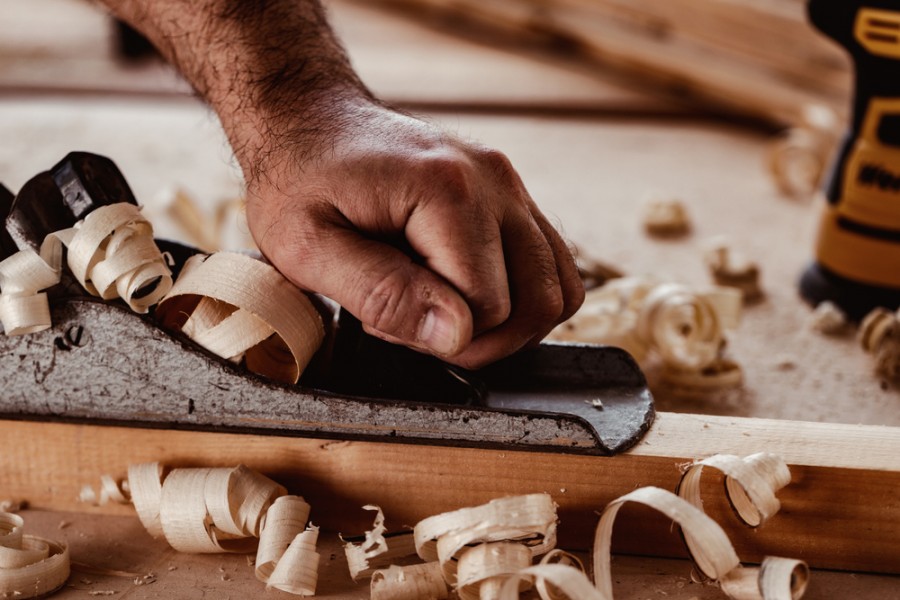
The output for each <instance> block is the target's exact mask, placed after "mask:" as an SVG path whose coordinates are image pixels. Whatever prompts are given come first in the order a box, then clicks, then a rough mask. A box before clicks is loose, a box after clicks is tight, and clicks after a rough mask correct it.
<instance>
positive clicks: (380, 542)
mask: <svg viewBox="0 0 900 600" xmlns="http://www.w3.org/2000/svg"><path fill="white" fill-rule="evenodd" d="M363 509H365V510H373V511H376V514H375V522H374V523H373V524H372V529H370V530H369V531H367V532H366V533H365V537H364V539H363V541H362V542H361V543H359V544H355V543H352V542H346V543H345V544H344V554H345V555H346V557H347V567H348V568H349V569H350V576H351V577H352V578H353V581H356V580H358V579H360V578H361V577H365V576H367V575H371V573H372V572H373V571H374V569H371V568H370V566H369V560H370V559H372V558H375V557H376V556H380V555H383V554H385V553H386V552H387V551H388V543H387V540H385V537H384V533H385V531H387V528H386V527H385V526H384V513H383V512H382V511H381V508H380V507H378V506H374V505H371V504H367V505H365V506H363Z"/></svg>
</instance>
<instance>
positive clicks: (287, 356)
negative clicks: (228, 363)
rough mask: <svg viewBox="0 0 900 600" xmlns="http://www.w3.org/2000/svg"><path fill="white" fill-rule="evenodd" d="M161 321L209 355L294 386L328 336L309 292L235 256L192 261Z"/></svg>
mask: <svg viewBox="0 0 900 600" xmlns="http://www.w3.org/2000/svg"><path fill="white" fill-rule="evenodd" d="M157 315H158V316H159V318H160V320H161V322H162V323H163V325H164V326H166V327H169V328H171V329H177V330H181V331H183V332H184V333H185V334H186V335H188V336H189V337H191V338H192V339H194V341H196V342H197V343H198V344H200V345H202V346H204V347H206V348H207V349H208V350H210V351H211V352H214V353H216V354H218V355H219V356H222V357H223V358H226V359H230V360H234V361H239V360H241V359H243V360H245V364H246V365H247V368H248V369H250V370H252V371H254V372H257V373H259V374H261V375H264V376H266V377H269V378H271V379H275V380H278V381H284V382H288V383H296V382H297V380H298V379H299V378H300V374H301V373H302V372H303V370H304V369H305V368H306V365H307V364H308V363H309V361H310V359H311V358H312V356H313V354H314V353H315V352H316V350H317V349H318V348H319V345H320V344H321V343H322V340H323V339H324V336H325V329H324V324H323V322H322V318H321V316H320V315H319V313H318V312H317V311H316V309H315V307H314V306H313V305H312V303H311V302H310V300H309V298H307V297H306V295H305V294H304V293H303V292H301V291H300V290H299V289H297V288H296V287H295V286H294V285H293V284H291V283H290V282H289V281H288V280H287V279H285V278H284V276H283V275H281V274H280V273H279V272H278V271H276V270H275V268H274V267H272V266H270V265H267V264H265V263H263V262H261V261H259V260H256V259H254V258H251V257H249V256H245V255H243V254H235V253H230V252H221V253H217V254H213V255H211V256H203V255H198V256H194V257H192V258H191V259H189V260H188V261H187V262H186V263H185V265H184V267H183V269H182V272H181V275H180V276H179V278H178V281H177V282H176V283H175V285H174V287H173V288H172V290H171V291H170V292H169V294H168V295H167V296H166V297H165V298H164V299H163V300H162V301H161V302H160V305H159V307H158V308H157ZM195 315H196V316H195Z"/></svg>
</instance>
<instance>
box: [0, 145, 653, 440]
mask: <svg viewBox="0 0 900 600" xmlns="http://www.w3.org/2000/svg"><path fill="white" fill-rule="evenodd" d="M119 202H129V203H132V204H136V201H135V199H134V196H133V194H132V192H131V190H130V188H129V186H128V184H127V182H126V180H125V178H124V177H123V176H122V174H121V173H120V172H119V170H118V169H117V168H116V166H115V164H114V163H113V162H112V161H110V160H109V159H106V158H103V157H100V156H96V155H93V154H88V153H84V152H73V153H71V154H69V155H68V156H66V157H65V158H64V159H63V160H62V161H61V162H60V163H58V164H57V165H55V166H54V167H53V168H52V169H50V170H49V171H47V172H45V173H41V174H39V175H37V176H36V177H34V178H32V179H31V180H30V181H28V182H27V183H26V184H25V185H24V186H23V187H22V189H21V190H20V191H19V193H18V194H17V195H16V196H15V198H14V199H13V198H12V195H11V193H10V192H8V191H6V190H5V188H4V189H2V190H0V210H2V211H3V214H2V216H3V217H4V218H5V223H6V228H5V231H2V232H0V243H2V252H3V257H4V258H5V257H7V256H9V255H10V254H11V253H12V252H14V251H15V250H16V248H19V249H22V248H36V247H38V246H40V244H41V241H42V240H43V238H44V236H46V235H47V234H49V233H51V232H53V231H55V230H57V229H60V228H67V227H72V226H73V225H74V224H75V222H76V221H77V220H78V219H81V218H82V217H83V216H84V215H85V214H87V213H89V212H90V211H91V210H93V209H94V208H97V207H99V206H102V205H106V204H111V203H119ZM158 245H159V247H160V249H161V250H163V251H165V252H168V253H169V254H170V255H171V256H172V257H173V261H174V266H173V271H174V273H173V276H177V274H178V273H177V271H178V269H179V267H180V265H182V264H184V262H185V261H186V260H187V258H189V257H190V256H192V255H193V254H196V253H198V252H199V251H198V250H195V249H193V248H190V247H187V246H184V245H181V244H178V243H175V242H169V241H164V240H158ZM48 293H49V297H50V305H51V315H52V322H53V325H52V327H51V328H50V329H47V330H45V331H42V332H39V333H33V334H30V335H23V336H14V337H7V336H0V348H2V352H3V360H2V362H0V377H2V378H3V381H4V390H3V394H2V397H0V417H2V418H9V419H29V420H61V421H68V422H88V421H89V422H91V423H106V424H115V425H127V426H140V427H161V428H177V429H197V430H219V431H231V432H250V433H265V434H268V435H285V436H304V437H321V438H328V439H364V440H376V441H388V440H393V441H401V442H415V443H428V444H442V445H459V446H477V447H493V448H512V449H522V450H524V449H531V450H541V451H565V452H579V453H586V454H598V455H607V454H613V453H616V452H620V451H622V450H625V449H627V448H629V447H630V446H632V445H633V444H635V443H636V442H637V441H638V440H639V439H640V438H641V436H642V435H643V434H644V433H645V432H646V431H647V429H649V427H650V424H651V423H652V421H653V417H654V409H653V399H652V396H651V394H650V392H649V390H648V388H647V383H646V380H645V378H644V375H643V373H642V372H641V371H640V369H639V367H638V365H637V363H636V362H635V361H634V360H633V359H632V358H631V357H630V356H629V355H628V354H627V353H626V352H625V351H623V350H621V349H618V348H612V347H601V346H590V345H554V344H546V343H545V344H541V345H540V346H537V347H535V348H531V349H527V350H524V351H522V352H519V353H517V354H515V355H513V356H511V357H509V358H506V359H504V360H501V361H499V362H497V363H495V364H493V365H491V366H489V367H487V368H484V369H481V370H477V371H468V370H464V369H460V368H458V367H454V366H451V365H448V364H446V363H444V362H442V361H440V360H438V359H436V358H434V357H430V356H426V355H423V354H419V353H417V352H414V351H412V350H409V349H407V348H403V347H400V346H395V345H392V344H388V343H386V342H383V341H381V340H378V339H376V338H374V337H371V336H369V335H367V334H366V333H364V332H363V330H362V327H361V326H360V324H359V322H358V321H356V320H355V319H354V318H353V317H352V316H350V315H349V314H347V313H346V312H345V311H342V310H340V308H339V307H338V308H335V309H334V311H333V312H330V313H326V314H327V315H328V316H326V320H331V321H332V327H331V331H330V334H329V336H328V337H327V338H326V343H325V344H323V346H322V348H321V349H320V350H319V352H318V354H317V355H316V357H315V358H314V359H313V362H312V363H311V364H310V366H309V367H308V368H307V369H306V371H305V372H304V373H303V376H302V377H301V379H300V381H299V383H298V384H295V385H290V384H283V383H278V382H273V381H270V380H267V379H265V378H263V377H260V376H258V375H255V374H254V373H252V372H250V371H248V370H246V369H245V368H243V367H242V366H241V365H240V364H233V363H232V362H229V361H226V360H224V359H222V358H220V357H218V356H216V355H214V354H212V353H210V352H208V351H206V350H205V349H203V348H202V347H200V346H198V345H197V344H195V343H193V342H192V341H191V340H190V339H188V338H187V337H185V336H184V335H182V334H180V333H172V332H169V331H166V330H165V329H163V328H162V327H161V326H160V324H159V323H158V322H157V321H156V320H155V319H154V314H153V311H151V312H150V313H149V314H147V315H139V314H136V313H134V312H131V311H130V310H128V308H127V307H126V306H125V305H124V303H122V302H121V301H115V300H114V301H102V300H99V299H97V298H94V297H92V296H90V295H88V294H87V293H86V292H85V291H84V290H83V289H81V288H80V286H79V285H78V283H77V282H76V281H74V279H73V278H72V277H66V276H65V274H64V275H63V278H62V281H61V283H60V284H58V285H57V286H55V287H54V288H51V289H50V290H49V291H48ZM326 303H327V302H326V301H323V302H321V304H323V305H325V304H326Z"/></svg>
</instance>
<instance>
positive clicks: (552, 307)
mask: <svg viewBox="0 0 900 600" xmlns="http://www.w3.org/2000/svg"><path fill="white" fill-rule="evenodd" d="M565 309H566V303H565V299H564V298H563V294H562V290H561V289H560V288H559V285H558V284H556V282H553V283H552V284H551V283H549V282H548V285H547V286H546V287H544V288H543V292H542V294H541V295H540V298H539V302H538V303H537V304H536V310H535V312H536V316H537V318H538V319H540V320H541V321H543V322H555V321H557V320H559V318H560V317H561V316H562V315H563V313H564V312H565Z"/></svg>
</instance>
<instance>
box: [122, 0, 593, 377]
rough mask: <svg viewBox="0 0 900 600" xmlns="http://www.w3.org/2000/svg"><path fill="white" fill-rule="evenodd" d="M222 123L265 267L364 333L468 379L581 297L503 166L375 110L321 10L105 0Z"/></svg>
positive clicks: (216, 0)
mask: <svg viewBox="0 0 900 600" xmlns="http://www.w3.org/2000/svg"><path fill="white" fill-rule="evenodd" d="M106 2H107V4H108V5H110V6H111V8H113V9H114V10H115V11H116V12H117V14H118V15H119V16H120V17H121V18H123V19H125V20H127V21H129V22H130V23H131V24H132V25H133V26H134V27H135V28H137V29H139V30H141V31H143V32H144V33H145V34H146V35H147V36H148V37H149V38H150V39H151V40H152V41H154V43H156V45H157V47H159V48H160V50H161V51H162V52H163V53H164V54H165V55H166V56H167V57H168V58H169V59H170V60H172V61H173V62H174V63H175V64H176V65H177V66H178V67H179V68H180V69H181V71H182V72H183V73H184V74H185V76H186V77H187V78H188V80H189V81H191V83H192V84H193V85H194V86H195V87H196V88H197V90H198V92H199V93H200V94H201V95H202V96H203V97H204V98H206V99H207V100H208V101H209V102H210V104H211V105H212V106H213V108H214V109H215V110H216V112H217V113H218V115H219V117H220V119H221V121H222V124H223V126H224V127H225V131H226V133H227V134H228V136H229V140H230V141H231V144H232V147H233V148H234V151H235V155H236V156H237V158H238V160H239V162H240V163H241V166H242V168H243V170H244V176H245V178H246V181H247V193H248V210H247V215H248V220H249V223H250V228H251V232H252V233H253V236H254V239H255V240H256V241H257V243H258V244H259V247H260V249H261V250H262V251H263V253H264V254H265V255H266V256H267V257H268V258H269V259H270V260H271V261H272V263H273V264H274V265H275V266H276V267H277V268H278V269H279V270H280V271H281V272H282V273H284V275H285V276H287V277H288V278H289V279H291V280H292V281H293V282H294V283H296V284H297V285H298V286H300V287H303V288H305V289H308V290H312V291H316V292H320V293H322V294H324V295H326V296H328V297H330V298H332V299H334V300H336V301H337V302H338V303H340V304H341V305H342V306H344V307H345V308H347V309H348V310H349V311H350V312H351V313H353V314H354V315H356V316H357V317H358V318H359V319H360V321H362V323H363V325H364V326H365V328H366V330H367V331H368V332H370V333H371V334H373V335H377V336H379V337H381V338H384V339H387V340H389V341H393V342H398V343H402V344H405V345H408V346H411V347H414V348H417V349H420V350H423V351H426V352H430V353H432V354H435V355H438V356H440V357H442V358H443V359H445V360H447V361H449V362H453V363H455V364H459V365H462V366H465V367H470V368H472V367H479V366H482V365H485V364H487V363H489V362H491V361H494V360H496V359H499V358H502V357H504V356H506V355H508V354H511V353H513V352H515V351H516V350H518V349H520V348H522V347H523V346H525V345H527V344H530V343H536V342H538V341H540V339H541V338H543V337H544V336H545V335H546V334H547V333H548V332H549V331H550V329H552V328H553V327H554V326H555V325H556V324H557V323H559V322H560V321H561V320H564V319H566V318H568V317H569V316H570V315H571V314H572V313H573V312H574V311H575V310H576V309H577V308H578V306H579V305H580V304H581V301H582V299H583V296H584V291H583V287H582V285H581V280H580V278H579V276H578V273H577V270H576V268H575V264H574V261H573V259H572V256H571V254H570V253H569V250H568V249H567V247H566V245H565V244H564V243H563V241H562V239H561V238H560V237H559V234H557V232H556V231H555V230H554V229H553V227H552V226H551V225H550V224H549V223H548V222H547V220H546V218H544V216H543V215H542V214H541V212H540V211H539V210H538V208H537V206H536V205H535V203H534V201H533V200H532V199H531V198H530V197H529V195H528V192H527V191H526V190H525V188H524V186H523V185H522V182H521V180H520V179H519V177H518V175H517V174H516V172H515V171H514V170H513V168H512V167H511V166H510V164H509V161H508V160H507V159H506V157H505V156H503V155H502V154H501V153H499V152H497V151H494V150H490V149H487V148H484V147H481V146H478V145H475V144H470V143H466V142H463V141H461V140H459V139H457V138H455V137H453V136H450V135H447V134H445V133H443V132H442V131H441V130H440V129H439V128H437V127H434V126H432V125H429V124H427V123H425V122H423V121H420V120H418V119H415V118H413V117H409V116H406V115H402V114H400V113H398V112H395V111H393V110H391V109H388V108H386V107H384V106H382V105H381V104H379V103H378V102H377V101H376V100H375V99H374V98H373V97H372V96H371V94H370V93H369V92H368V90H366V89H365V87H364V86H363V85H362V83H361V82H360V81H359V79H358V78H357V77H356V75H355V73H354V72H353V70H352V69H351V68H350V65H349V62H348V61H347V59H346V56H345V55H344V53H343V51H342V50H341V48H340V45H339V44H338V43H337V41H336V40H335V38H334V36H333V34H332V33H331V31H330V29H329V28H328V26H327V23H326V22H325V18H324V14H323V12H322V9H321V6H320V5H319V4H318V2H317V1H315V0H266V1H261V2H247V1H246V0H203V1H200V2H198V1H196V0H106Z"/></svg>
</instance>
